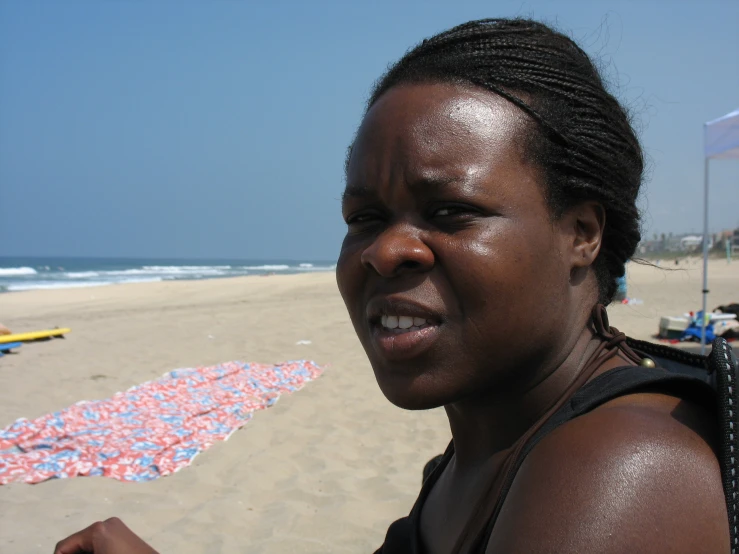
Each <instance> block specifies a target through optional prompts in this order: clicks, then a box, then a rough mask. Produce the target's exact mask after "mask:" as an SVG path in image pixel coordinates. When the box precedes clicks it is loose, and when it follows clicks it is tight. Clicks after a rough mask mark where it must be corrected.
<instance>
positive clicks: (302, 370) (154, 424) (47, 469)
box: [0, 360, 323, 485]
mask: <svg viewBox="0 0 739 554" xmlns="http://www.w3.org/2000/svg"><path fill="white" fill-rule="evenodd" d="M322 371H323V370H322V368H320V367H319V366H317V365H315V364H314V363H312V362H308V361H303V360H301V361H296V362H287V363H284V364H278V365H262V364H249V363H243V362H228V363H225V364H221V365H217V366H213V367H203V368H195V369H178V370H176V371H172V372H170V373H167V374H166V375H164V376H163V377H162V378H160V379H157V380H155V381H149V382H148V383H144V384H142V385H138V386H135V387H132V388H130V389H129V390H127V391H125V392H119V393H116V394H115V395H113V396H112V397H111V398H108V399H106V400H95V401H91V402H87V401H83V402H78V403H77V404H74V405H73V406H70V407H69V408H66V409H64V410H61V411H59V412H55V413H52V414H48V415H45V416H42V417H40V418H38V419H35V420H28V419H25V418H21V419H18V420H17V421H16V422H15V423H13V424H11V425H10V426H8V427H6V428H5V429H3V430H1V431H0V485H5V484H8V483H12V482H25V483H39V482H41V481H45V480H47V479H53V478H63V477H76V476H78V475H102V476H105V477H112V478H114V479H119V480H121V481H149V480H152V479H156V478H157V477H162V476H164V475H169V474H170V473H174V472H175V471H178V470H180V469H182V468H183V467H185V466H187V465H189V464H190V463H191V462H192V460H193V458H194V457H195V456H196V455H197V454H199V453H200V452H203V451H204V450H207V449H208V448H210V446H212V445H213V443H215V442H216V441H221V440H226V439H228V437H229V436H230V435H231V433H233V432H234V431H236V430H237V429H239V428H240V427H242V426H243V425H244V424H246V422H247V421H249V419H250V418H251V416H252V414H253V413H254V412H255V411H257V410H261V409H264V408H267V407H269V406H271V405H272V404H274V403H275V402H276V401H277V399H278V398H279V397H280V395H282V394H285V393H291V392H295V391H297V390H299V389H301V388H302V387H303V386H304V385H305V384H306V383H307V382H309V381H312V380H313V379H316V378H317V377H319V376H320V375H321V373H322Z"/></svg>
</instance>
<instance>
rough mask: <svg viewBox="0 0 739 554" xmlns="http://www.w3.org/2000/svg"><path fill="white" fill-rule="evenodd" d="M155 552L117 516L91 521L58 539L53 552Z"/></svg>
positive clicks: (125, 553) (58, 553) (122, 553)
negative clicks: (85, 527) (78, 529)
mask: <svg viewBox="0 0 739 554" xmlns="http://www.w3.org/2000/svg"><path fill="white" fill-rule="evenodd" d="M83 552H86V553H92V554H157V551H156V550H154V549H153V548H152V547H151V546H149V545H148V544H146V543H145V542H144V541H143V540H141V539H140V538H139V537H138V536H137V535H136V534H134V532H133V531H131V530H130V529H129V528H128V527H126V524H125V523H123V522H122V521H121V520H120V519H118V518H117V517H111V518H110V519H106V520H105V521H98V522H97V523H93V524H92V525H90V526H89V527H88V528H87V529H83V530H82V531H79V532H78V533H75V534H74V535H71V536H69V537H67V538H66V539H64V540H63V541H59V543H57V545H56V548H54V554H82V553H83Z"/></svg>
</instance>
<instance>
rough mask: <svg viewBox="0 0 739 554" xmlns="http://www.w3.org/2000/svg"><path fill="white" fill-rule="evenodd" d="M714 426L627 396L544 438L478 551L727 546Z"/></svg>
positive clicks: (684, 411) (662, 403) (664, 400)
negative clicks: (493, 527) (484, 548)
mask: <svg viewBox="0 0 739 554" xmlns="http://www.w3.org/2000/svg"><path fill="white" fill-rule="evenodd" d="M714 428H715V423H714V422H713V417H712V415H711V414H710V413H708V412H706V411H705V410H704V409H703V408H701V407H699V406H696V405H694V404H691V403H689V402H686V401H682V400H679V399H676V398H673V397H670V396H666V395H661V394H637V395H630V396H626V397H623V398H620V399H617V400H615V401H612V402H610V403H607V404H604V405H603V406H601V407H599V408H597V409H596V410H593V411H592V412H590V413H589V414H586V415H583V416H581V417H579V418H576V419H574V420H572V421H570V422H568V423H567V424H565V425H562V426H561V427H560V428H558V429H557V430H555V431H554V432H552V433H551V434H550V435H548V436H547V437H545V438H544V439H543V440H542V441H541V442H540V443H539V444H538V445H537V446H536V447H535V448H534V449H533V450H532V452H531V453H530V454H529V456H528V457H527V459H526V460H525V461H524V463H523V465H522V466H521V469H520V470H519V472H518V474H517V475H516V478H515V480H514V482H513V486H512V488H511V490H510V493H509V495H508V498H507V499H506V503H505V505H504V507H503V509H502V511H501V513H500V516H499V519H498V521H497V523H496V526H495V531H494V533H493V536H492V537H491V541H490V544H489V545H488V550H487V551H488V552H511V553H514V552H530V553H535V552H557V553H570V552H572V553H575V552H601V553H611V552H614V553H615V552H650V553H655V554H658V553H662V552H665V553H666V552H671V553H686V554H687V553H691V554H695V553H699V552H711V553H716V552H729V531H728V521H727V515H726V506H725V500H724V494H723V489H722V485H721V475H720V469H719V462H718V459H717V456H716V451H715V437H714V436H713V432H714V431H713V430H714Z"/></svg>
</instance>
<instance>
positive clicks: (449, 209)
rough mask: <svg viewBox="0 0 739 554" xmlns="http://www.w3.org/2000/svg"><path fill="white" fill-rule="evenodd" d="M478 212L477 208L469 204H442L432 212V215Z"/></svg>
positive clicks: (441, 215) (444, 215)
mask: <svg viewBox="0 0 739 554" xmlns="http://www.w3.org/2000/svg"><path fill="white" fill-rule="evenodd" d="M473 213H476V210H474V209H473V208H471V207H469V206H459V205H454V206H441V207H439V208H436V209H435V210H433V211H432V212H431V216H432V217H453V216H455V215H466V214H473Z"/></svg>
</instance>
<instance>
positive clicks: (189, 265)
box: [0, 257, 336, 293]
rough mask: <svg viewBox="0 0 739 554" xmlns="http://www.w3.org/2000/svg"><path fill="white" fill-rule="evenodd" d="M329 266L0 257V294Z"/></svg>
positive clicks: (318, 263) (331, 267) (321, 263)
mask: <svg viewBox="0 0 739 554" xmlns="http://www.w3.org/2000/svg"><path fill="white" fill-rule="evenodd" d="M335 268H336V265H335V263H334V262H326V261H317V260H300V261H274V260H270V261H267V260H187V259H125V258H15V257H13V258H8V257H0V293H7V292H16V291H23V290H36V289H61V288H75V287H99V286H105V285H116V284H119V283H146V282H152V281H177V280H196V279H217V278H221V277H236V276H240V275H265V274H270V273H275V274H287V273H306V272H311V271H334V269H335Z"/></svg>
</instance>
